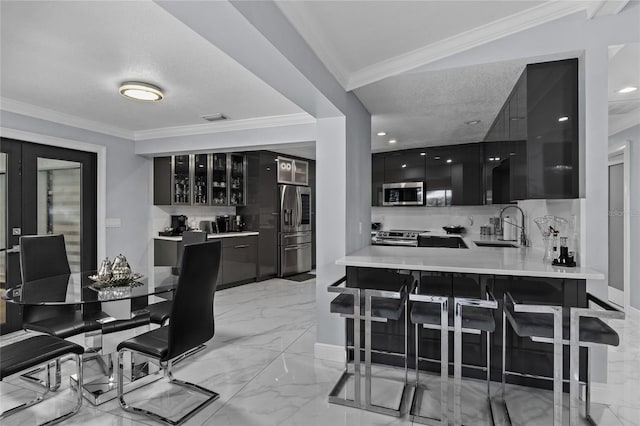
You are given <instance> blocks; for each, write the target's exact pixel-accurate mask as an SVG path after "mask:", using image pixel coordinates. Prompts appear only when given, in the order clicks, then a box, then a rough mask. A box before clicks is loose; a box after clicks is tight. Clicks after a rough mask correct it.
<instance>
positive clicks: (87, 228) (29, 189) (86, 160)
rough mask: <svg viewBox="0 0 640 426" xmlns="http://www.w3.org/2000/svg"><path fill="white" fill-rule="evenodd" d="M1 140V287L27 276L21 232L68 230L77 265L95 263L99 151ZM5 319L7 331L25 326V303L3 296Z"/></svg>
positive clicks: (0, 329)
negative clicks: (22, 268)
mask: <svg viewBox="0 0 640 426" xmlns="http://www.w3.org/2000/svg"><path fill="white" fill-rule="evenodd" d="M0 142H1V143H0V286H1V288H3V289H4V288H8V287H13V286H15V285H17V284H19V283H20V281H21V277H20V256H19V250H20V249H19V239H20V236H21V235H44V234H64V236H65V242H66V249H67V256H68V258H69V266H70V267H71V270H72V271H73V272H77V271H80V270H89V269H95V268H96V258H97V195H96V193H97V191H96V189H97V158H96V154H95V153H90V152H83V151H76V150H72V149H65V148H58V147H52V146H47V145H40V144H33V143H28V142H22V141H16V140H11V139H5V138H2V140H1V141H0ZM43 261H46V259H43ZM0 320H1V321H0V333H1V334H5V333H8V332H11V331H15V330H18V329H20V328H21V326H22V322H21V318H20V309H19V308H18V307H17V306H15V305H12V304H7V303H5V302H4V301H0Z"/></svg>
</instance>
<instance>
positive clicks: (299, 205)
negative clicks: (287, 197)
mask: <svg viewBox="0 0 640 426" xmlns="http://www.w3.org/2000/svg"><path fill="white" fill-rule="evenodd" d="M296 201H297V203H298V221H297V222H296V227H297V228H298V229H300V227H301V226H302V194H301V193H300V188H298V190H297V191H296Z"/></svg>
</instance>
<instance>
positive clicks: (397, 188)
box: [382, 182, 424, 206]
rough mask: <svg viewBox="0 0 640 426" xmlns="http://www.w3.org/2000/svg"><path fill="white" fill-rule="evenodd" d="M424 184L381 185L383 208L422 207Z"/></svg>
mask: <svg viewBox="0 0 640 426" xmlns="http://www.w3.org/2000/svg"><path fill="white" fill-rule="evenodd" d="M423 189H424V183H423V182H402V183H385V184H384V185H382V195H383V199H382V205H383V206H424V191H423Z"/></svg>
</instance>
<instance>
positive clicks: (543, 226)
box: [533, 215, 568, 263]
mask: <svg viewBox="0 0 640 426" xmlns="http://www.w3.org/2000/svg"><path fill="white" fill-rule="evenodd" d="M533 222H534V223H535V224H536V225H538V229H539V230H540V233H541V234H542V240H543V242H544V257H543V258H542V261H543V262H545V263H552V262H553V259H555V258H557V257H558V256H557V253H558V236H559V235H561V234H565V235H566V232H567V226H568V222H567V220H566V219H565V218H562V217H559V216H552V215H546V216H543V217H537V218H535V219H533Z"/></svg>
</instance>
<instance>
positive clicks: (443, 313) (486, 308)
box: [409, 291, 498, 425]
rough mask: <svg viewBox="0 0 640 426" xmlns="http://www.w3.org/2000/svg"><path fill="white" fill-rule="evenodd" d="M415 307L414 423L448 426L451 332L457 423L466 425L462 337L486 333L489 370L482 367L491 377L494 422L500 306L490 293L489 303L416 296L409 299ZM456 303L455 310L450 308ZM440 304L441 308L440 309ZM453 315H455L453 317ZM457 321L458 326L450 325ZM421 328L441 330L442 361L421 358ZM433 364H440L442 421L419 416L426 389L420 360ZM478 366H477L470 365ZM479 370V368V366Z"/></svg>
mask: <svg viewBox="0 0 640 426" xmlns="http://www.w3.org/2000/svg"><path fill="white" fill-rule="evenodd" d="M409 300H410V301H411V302H412V303H411V305H412V307H411V322H412V323H413V324H414V325H415V336H416V339H415V340H416V342H415V344H416V391H415V392H414V397H413V401H412V403H411V410H410V414H411V420H412V421H416V422H418V423H422V424H431V422H432V421H434V420H435V421H440V423H441V424H443V425H447V424H448V404H447V402H448V397H447V396H448V387H447V381H448V377H449V359H448V357H449V345H448V343H449V342H448V333H449V331H453V332H454V362H453V365H454V400H453V403H454V407H453V408H454V410H453V414H454V424H457V425H459V424H461V423H462V419H461V417H462V414H461V409H460V398H461V389H462V365H463V364H462V334H463V333H469V334H478V333H482V332H484V333H486V338H487V347H486V357H487V365H486V367H481V369H482V370H484V371H486V374H487V401H488V403H489V412H490V414H491V419H492V421H493V420H494V416H493V410H492V408H491V346H490V333H492V332H493V331H495V320H494V318H493V314H492V312H491V311H490V309H491V310H493V309H497V307H498V304H497V302H496V301H495V299H494V298H493V295H492V294H491V293H490V292H488V291H487V300H483V299H476V298H460V297H456V298H449V297H447V296H441V295H438V296H436V295H424V294H417V293H416V294H414V293H412V294H411V295H410V296H409ZM452 302H453V306H454V309H453V311H451V310H449V309H448V306H449V305H450V304H451V303H452ZM438 305H439V306H438ZM452 314H453V315H452ZM451 320H453V323H454V327H453V328H452V327H451V326H450V325H449V324H450V322H451ZM418 325H422V326H423V327H424V328H428V329H435V330H440V333H441V334H440V336H441V337H440V352H441V355H440V360H435V359H430V358H421V357H420V354H419V336H418ZM421 360H422V361H429V362H438V363H440V378H441V385H440V393H441V397H440V398H441V399H440V411H441V414H440V419H434V418H431V417H426V416H422V415H420V414H419V411H420V410H419V406H418V401H419V400H420V398H419V394H420V392H421V391H422V390H423V389H421V388H420V385H419V361H421ZM468 367H475V366H468ZM476 368H477V367H476Z"/></svg>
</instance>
